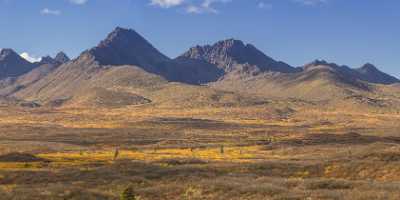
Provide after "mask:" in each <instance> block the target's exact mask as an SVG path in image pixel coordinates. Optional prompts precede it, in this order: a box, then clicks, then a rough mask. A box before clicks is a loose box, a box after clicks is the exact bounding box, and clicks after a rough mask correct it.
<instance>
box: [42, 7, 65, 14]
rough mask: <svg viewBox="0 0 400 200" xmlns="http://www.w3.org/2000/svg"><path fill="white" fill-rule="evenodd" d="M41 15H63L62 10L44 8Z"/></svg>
mask: <svg viewBox="0 0 400 200" xmlns="http://www.w3.org/2000/svg"><path fill="white" fill-rule="evenodd" d="M40 14H42V15H61V11H60V10H52V9H49V8H43V9H42V10H41V11H40Z"/></svg>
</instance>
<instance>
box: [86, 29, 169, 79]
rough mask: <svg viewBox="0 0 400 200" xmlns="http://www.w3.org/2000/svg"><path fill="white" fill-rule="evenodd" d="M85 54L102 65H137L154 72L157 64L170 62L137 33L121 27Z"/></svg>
mask: <svg viewBox="0 0 400 200" xmlns="http://www.w3.org/2000/svg"><path fill="white" fill-rule="evenodd" d="M85 53H89V54H91V55H92V56H93V57H94V58H95V60H96V61H97V62H98V63H99V64H100V65H136V66H140V67H142V68H143V69H145V70H147V71H152V72H154V71H155V70H156V69H155V68H156V67H155V66H156V65H157V64H159V63H162V62H165V61H168V60H169V58H168V57H166V56H165V55H163V54H162V53H160V52H159V51H158V50H157V49H156V48H154V47H153V46H152V45H151V44H150V43H149V42H148V41H147V40H146V39H144V38H143V37H142V36H141V35H139V34H138V33H137V32H136V31H134V30H132V29H124V28H121V27H117V28H116V29H115V30H114V31H112V32H111V33H110V34H108V36H107V37H106V39H104V40H103V41H101V42H100V43H99V45H97V46H96V47H94V48H92V49H90V50H89V51H87V52H85Z"/></svg>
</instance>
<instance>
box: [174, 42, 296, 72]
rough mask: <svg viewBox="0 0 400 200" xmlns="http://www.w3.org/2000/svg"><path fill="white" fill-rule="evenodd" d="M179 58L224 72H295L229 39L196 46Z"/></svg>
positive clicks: (247, 45)
mask: <svg viewBox="0 0 400 200" xmlns="http://www.w3.org/2000/svg"><path fill="white" fill-rule="evenodd" d="M180 58H190V59H195V60H202V61H206V62H208V63H211V64H214V65H216V66H218V67H219V68H220V69H223V70H224V71H225V72H231V71H235V70H238V69H239V70H243V66H247V67H248V68H255V69H256V70H259V71H262V72H265V71H273V72H283V73H289V72H296V71H297V70H296V68H293V67H291V66H289V65H288V64H286V63H283V62H278V61H275V60H274V59H272V58H270V57H268V56H266V55H265V54H264V53H263V52H261V51H260V50H258V49H257V48H255V47H254V46H253V45H250V44H244V43H243V42H242V41H239V40H234V39H229V40H224V41H220V42H217V43H216V44H214V45H212V46H210V45H206V46H196V47H193V48H191V49H190V50H189V51H187V52H186V53H184V54H183V55H181V56H180Z"/></svg>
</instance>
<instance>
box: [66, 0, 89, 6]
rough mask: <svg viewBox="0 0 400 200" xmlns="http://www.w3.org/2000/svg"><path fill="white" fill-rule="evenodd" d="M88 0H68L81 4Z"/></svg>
mask: <svg viewBox="0 0 400 200" xmlns="http://www.w3.org/2000/svg"><path fill="white" fill-rule="evenodd" d="M88 1H89V0H69V2H71V3H73V4H77V5H83V4H86V3H87V2H88Z"/></svg>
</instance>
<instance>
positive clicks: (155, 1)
mask: <svg viewBox="0 0 400 200" xmlns="http://www.w3.org/2000/svg"><path fill="white" fill-rule="evenodd" d="M183 3H185V0H151V3H150V4H151V5H155V6H160V7H162V8H170V7H175V6H179V5H182V4H183Z"/></svg>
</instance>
